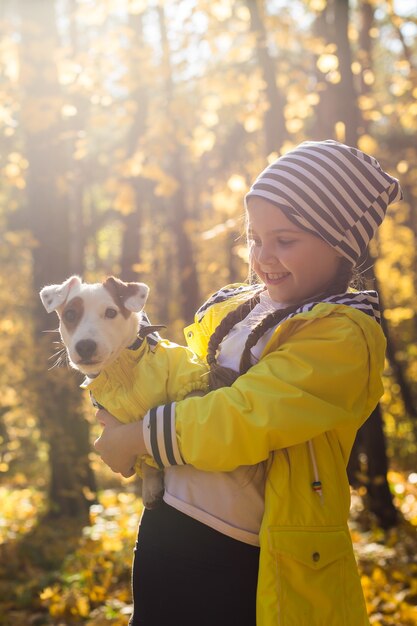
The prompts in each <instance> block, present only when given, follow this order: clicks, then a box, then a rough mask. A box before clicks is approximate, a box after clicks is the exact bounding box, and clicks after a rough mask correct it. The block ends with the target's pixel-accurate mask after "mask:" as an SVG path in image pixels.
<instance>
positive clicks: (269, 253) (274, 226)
mask: <svg viewBox="0 0 417 626" xmlns="http://www.w3.org/2000/svg"><path fill="white" fill-rule="evenodd" d="M248 240H249V247H250V260H251V264H252V267H253V269H254V271H255V272H256V274H257V275H258V276H259V278H260V279H261V280H262V282H264V283H265V285H266V287H267V289H268V292H269V295H270V296H271V298H272V299H273V300H275V301H276V302H280V303H282V304H286V305H293V304H297V303H298V302H302V301H303V300H305V299H307V298H309V297H312V296H315V295H318V294H320V293H322V292H323V291H324V290H325V289H326V288H327V287H328V286H329V285H330V284H331V283H332V281H333V280H334V279H335V277H336V275H337V272H338V269H339V265H340V260H341V256H340V254H339V253H338V252H337V251H336V250H335V249H334V248H332V247H331V246H330V245H329V244H328V243H326V242H325V241H324V240H323V239H321V238H320V237H318V236H316V235H314V234H313V233H310V232H308V231H307V230H303V229H302V228H300V227H299V226H297V225H296V224H294V223H293V222H291V221H290V220H289V219H288V218H287V217H286V215H285V213H284V212H283V211H282V210H281V209H279V208H278V207H277V206H275V205H274V204H272V203H271V202H268V201H267V200H265V199H263V198H260V197H251V198H249V199H248Z"/></svg>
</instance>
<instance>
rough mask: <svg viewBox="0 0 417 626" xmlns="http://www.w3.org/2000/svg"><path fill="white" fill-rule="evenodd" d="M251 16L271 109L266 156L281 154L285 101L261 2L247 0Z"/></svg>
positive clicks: (266, 130) (266, 123) (268, 118)
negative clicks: (261, 9) (268, 39)
mask: <svg viewBox="0 0 417 626" xmlns="http://www.w3.org/2000/svg"><path fill="white" fill-rule="evenodd" d="M246 6H247V8H248V9H249V12H250V16H251V30H252V31H253V32H254V33H256V54H257V57H258V60H259V64H260V66H261V69H262V74H263V77H264V80H265V84H266V95H267V99H268V103H269V107H268V109H267V111H266V113H265V120H264V126H265V147H266V155H267V156H268V155H269V154H271V153H272V152H279V150H280V147H281V146H282V144H283V143H284V141H285V139H286V137H287V135H288V133H287V130H286V126H285V117H284V105H285V101H284V98H283V96H282V94H281V93H280V91H279V90H278V87H277V81H276V66H275V61H274V59H273V58H272V57H271V55H270V54H269V51H268V43H267V33H266V29H265V24H264V22H263V19H262V16H261V12H260V9H259V0H246Z"/></svg>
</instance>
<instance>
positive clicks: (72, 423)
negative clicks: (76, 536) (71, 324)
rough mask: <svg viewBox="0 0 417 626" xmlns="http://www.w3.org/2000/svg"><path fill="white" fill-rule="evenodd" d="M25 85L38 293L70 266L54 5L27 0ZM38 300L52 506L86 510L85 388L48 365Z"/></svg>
mask: <svg viewBox="0 0 417 626" xmlns="http://www.w3.org/2000/svg"><path fill="white" fill-rule="evenodd" d="M20 7H21V17H22V24H23V31H22V44H21V51H22V56H21V87H22V91H23V93H24V105H23V111H22V116H23V119H24V121H25V130H26V153H27V158H28V161H29V168H28V178H27V208H26V210H27V226H28V227H29V228H30V230H31V232H32V233H33V236H34V239H35V240H36V242H37V245H36V246H35V247H34V250H33V287H34V291H35V293H36V292H38V291H39V290H40V288H41V287H42V286H44V285H45V284H47V283H55V282H61V281H62V280H63V279H65V278H66V277H67V276H68V275H69V274H70V273H72V267H71V264H70V251H69V248H70V247H69V241H68V233H69V229H70V218H69V204H68V197H67V196H66V195H64V194H63V192H62V191H61V186H60V183H61V182H62V180H64V179H65V176H66V163H65V159H64V154H65V152H64V148H63V144H62V139H61V135H62V132H63V128H62V123H61V118H60V112H61V107H62V99H61V94H60V90H59V84H58V77H57V72H56V67H55V65H54V63H53V56H54V50H55V45H56V24H55V15H54V5H53V3H50V2H40V3H38V2H37V3H31V2H26V1H22V2H21V4H20ZM36 301H37V303H38V304H37V306H35V345H36V346H37V348H38V350H37V351H36V354H35V355H34V365H33V370H32V372H31V374H32V375H30V374H29V376H30V380H29V384H31V385H32V386H33V389H34V391H35V397H36V403H37V406H36V413H37V414H38V417H39V421H40V425H41V431H42V433H43V436H44V437H45V440H46V441H47V443H48V444H49V464H50V489H49V495H50V511H51V513H52V514H57V515H70V516H77V515H80V514H86V513H87V511H88V507H89V494H91V493H92V492H93V491H94V488H95V485H94V477H93V474H92V472H91V469H90V466H89V459H88V454H89V436H88V424H87V422H85V420H83V418H82V416H81V399H82V396H81V392H80V390H79V389H78V388H77V387H78V384H77V382H76V380H75V378H74V377H73V376H72V375H70V374H69V373H68V372H66V371H61V372H58V371H57V370H52V371H47V368H48V365H49V362H48V356H49V355H50V354H51V353H52V352H53V344H52V337H51V334H49V333H47V334H44V333H45V331H47V330H48V329H49V328H51V326H52V325H54V323H55V325H56V321H52V319H51V318H50V317H49V316H48V315H47V314H46V312H45V311H44V309H43V307H42V305H41V303H40V300H39V298H37V300H36Z"/></svg>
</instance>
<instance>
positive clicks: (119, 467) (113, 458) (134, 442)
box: [94, 409, 145, 478]
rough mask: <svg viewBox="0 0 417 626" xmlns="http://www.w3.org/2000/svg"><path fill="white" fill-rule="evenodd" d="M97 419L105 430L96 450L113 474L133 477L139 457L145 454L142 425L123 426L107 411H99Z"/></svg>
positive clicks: (96, 444) (96, 443)
mask: <svg viewBox="0 0 417 626" xmlns="http://www.w3.org/2000/svg"><path fill="white" fill-rule="evenodd" d="M96 418H97V420H98V421H99V423H100V424H101V425H102V426H103V427H104V429H103V432H102V433H101V435H100V437H99V438H98V439H96V441H95V442H94V448H95V449H96V450H97V452H98V453H99V455H100V456H101V458H102V459H103V461H104V462H105V464H106V465H108V466H109V467H110V469H111V470H113V472H116V473H117V474H121V475H122V476H124V477H125V478H129V476H133V474H134V473H135V470H134V465H135V462H136V459H137V457H138V456H139V455H142V454H144V453H145V446H144V445H143V436H142V425H141V423H140V422H134V423H132V424H122V423H121V422H119V420H117V419H116V418H115V417H114V416H113V415H111V414H110V413H108V412H107V411H106V410H105V409H99V410H98V411H97V413H96ZM141 444H142V446H141Z"/></svg>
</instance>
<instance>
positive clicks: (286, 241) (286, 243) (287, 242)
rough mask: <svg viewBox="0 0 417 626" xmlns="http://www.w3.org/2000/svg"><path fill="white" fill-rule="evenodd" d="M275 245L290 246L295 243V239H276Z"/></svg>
mask: <svg viewBox="0 0 417 626" xmlns="http://www.w3.org/2000/svg"><path fill="white" fill-rule="evenodd" d="M277 243H278V244H279V245H280V246H290V245H291V244H293V243H295V239H277Z"/></svg>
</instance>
